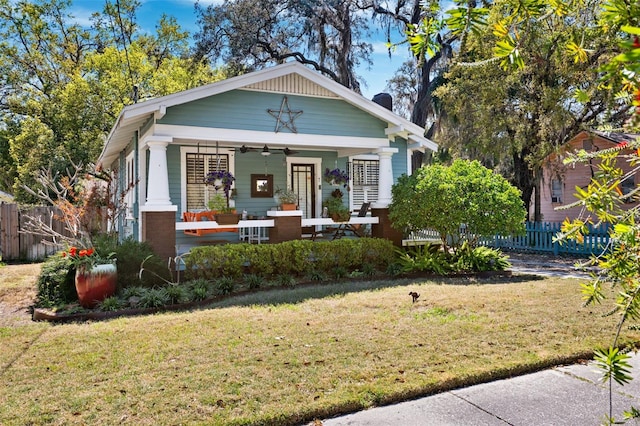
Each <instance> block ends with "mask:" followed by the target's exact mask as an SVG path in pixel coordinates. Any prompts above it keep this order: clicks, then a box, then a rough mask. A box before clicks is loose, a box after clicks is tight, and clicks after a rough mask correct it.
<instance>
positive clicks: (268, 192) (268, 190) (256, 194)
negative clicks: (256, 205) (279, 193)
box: [251, 175, 273, 198]
mask: <svg viewBox="0 0 640 426" xmlns="http://www.w3.org/2000/svg"><path fill="white" fill-rule="evenodd" d="M251 197H252V198H270V197H273V175H251Z"/></svg>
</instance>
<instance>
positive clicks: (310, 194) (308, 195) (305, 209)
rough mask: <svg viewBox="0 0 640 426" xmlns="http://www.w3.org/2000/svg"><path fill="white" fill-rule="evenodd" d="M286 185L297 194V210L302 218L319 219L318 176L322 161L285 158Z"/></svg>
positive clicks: (320, 201) (319, 184) (320, 206)
mask: <svg viewBox="0 0 640 426" xmlns="http://www.w3.org/2000/svg"><path fill="white" fill-rule="evenodd" d="M287 163H288V168H289V173H288V176H287V178H288V184H289V186H290V187H291V189H293V191H294V192H296V193H297V194H298V200H299V208H300V210H302V217H303V218H313V217H320V210H321V209H322V204H321V203H322V200H321V198H320V189H321V185H322V184H321V182H320V178H319V175H318V170H320V165H321V164H322V160H321V159H319V158H317V159H316V158H295V157H289V158H287Z"/></svg>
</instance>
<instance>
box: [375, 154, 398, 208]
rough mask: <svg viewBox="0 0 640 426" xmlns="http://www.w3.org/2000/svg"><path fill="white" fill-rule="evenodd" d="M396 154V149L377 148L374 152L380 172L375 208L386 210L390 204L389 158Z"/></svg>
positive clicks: (391, 175)
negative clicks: (376, 155)
mask: <svg viewBox="0 0 640 426" xmlns="http://www.w3.org/2000/svg"><path fill="white" fill-rule="evenodd" d="M397 152H398V148H379V149H378V150H376V153H377V154H378V159H379V161H380V163H379V164H380V171H379V176H378V201H377V202H376V203H374V206H373V207H375V208H379V209H381V208H387V207H389V204H390V203H391V186H392V185H393V167H392V165H391V157H392V156H393V154H395V153H397Z"/></svg>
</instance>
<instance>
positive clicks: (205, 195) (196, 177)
mask: <svg viewBox="0 0 640 426" xmlns="http://www.w3.org/2000/svg"><path fill="white" fill-rule="evenodd" d="M186 156H187V157H186V172H187V210H193V209H205V208H207V203H208V202H209V198H210V197H211V196H213V195H214V194H215V189H214V188H213V186H211V185H207V184H205V183H204V179H205V178H206V176H207V174H208V173H209V172H215V171H218V170H229V156H228V155H226V154H218V155H216V154H208V153H207V154H198V153H187V154H186Z"/></svg>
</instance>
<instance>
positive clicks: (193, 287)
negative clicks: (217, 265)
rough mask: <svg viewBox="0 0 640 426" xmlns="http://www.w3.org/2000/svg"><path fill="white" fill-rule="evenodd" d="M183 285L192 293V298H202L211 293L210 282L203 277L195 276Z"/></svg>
mask: <svg viewBox="0 0 640 426" xmlns="http://www.w3.org/2000/svg"><path fill="white" fill-rule="evenodd" d="M185 286H186V287H187V288H188V289H189V290H190V292H191V294H193V300H204V299H206V298H208V297H210V296H211V295H212V293H213V287H212V285H211V283H210V282H209V281H208V280H206V279H204V278H197V279H194V280H191V281H188V282H186V283H185Z"/></svg>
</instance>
